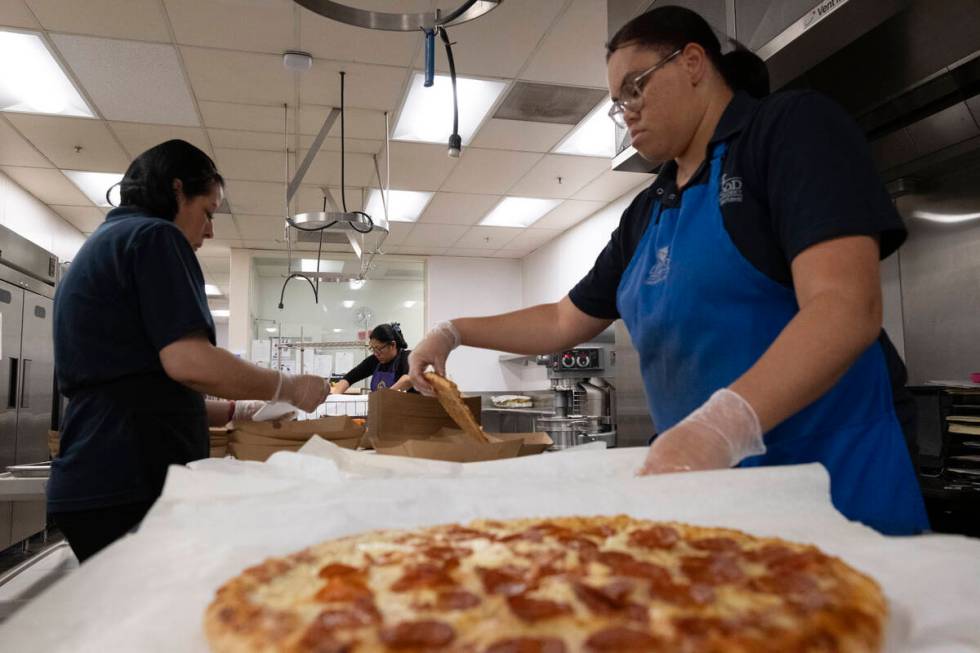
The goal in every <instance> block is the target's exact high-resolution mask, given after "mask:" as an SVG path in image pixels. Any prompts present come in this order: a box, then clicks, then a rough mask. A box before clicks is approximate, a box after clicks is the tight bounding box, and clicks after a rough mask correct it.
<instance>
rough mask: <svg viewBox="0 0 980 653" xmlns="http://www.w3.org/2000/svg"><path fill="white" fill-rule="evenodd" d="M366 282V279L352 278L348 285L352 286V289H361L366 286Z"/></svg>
mask: <svg viewBox="0 0 980 653" xmlns="http://www.w3.org/2000/svg"><path fill="white" fill-rule="evenodd" d="M364 282H365V280H364V279H351V280H350V281H349V282H348V285H349V286H350V289H351V290H360V289H361V288H363V287H364Z"/></svg>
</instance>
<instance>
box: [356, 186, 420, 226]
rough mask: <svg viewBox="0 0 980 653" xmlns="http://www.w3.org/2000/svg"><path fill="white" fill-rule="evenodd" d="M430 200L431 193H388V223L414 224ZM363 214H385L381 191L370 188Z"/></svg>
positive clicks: (398, 191)
mask: <svg viewBox="0 0 980 653" xmlns="http://www.w3.org/2000/svg"><path fill="white" fill-rule="evenodd" d="M431 199H432V193H426V192H422V191H417V190H390V191H388V221H389V222H416V221H417V220H418V219H419V216H420V215H422V211H424V210H425V207H426V206H428V205H429V200H431ZM364 212H365V213H367V214H368V215H371V216H378V215H384V214H385V207H384V203H383V202H382V201H381V191H379V190H378V189H377V188H372V189H371V192H370V193H369V194H368V201H367V208H366V209H364Z"/></svg>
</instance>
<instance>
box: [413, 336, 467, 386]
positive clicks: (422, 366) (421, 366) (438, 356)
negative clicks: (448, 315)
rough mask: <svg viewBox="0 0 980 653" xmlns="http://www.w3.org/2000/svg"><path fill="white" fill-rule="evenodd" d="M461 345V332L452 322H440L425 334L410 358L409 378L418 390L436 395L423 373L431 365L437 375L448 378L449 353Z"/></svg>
mask: <svg viewBox="0 0 980 653" xmlns="http://www.w3.org/2000/svg"><path fill="white" fill-rule="evenodd" d="M460 344H462V343H461V340H460V337H459V331H457V330H456V327H455V326H454V325H453V323H452V322H448V321H447V322H440V323H439V324H437V325H435V326H434V327H432V329H431V330H430V331H429V332H428V333H427V334H425V337H424V338H422V341H421V342H419V344H418V345H416V346H415V349H413V350H412V353H411V354H410V355H409V357H408V376H409V378H411V380H412V385H413V386H415V389H416V390H418V391H419V392H421V393H422V394H424V395H429V396H432V395H434V394H435V391H434V390H433V389H432V386H430V385H429V382H428V381H426V380H425V377H424V376H422V373H423V372H425V371H426V370H427V369H428V368H429V365H431V366H432V367H434V368H435V371H436V374H440V375H442V376H446V359H447V358H449V352H451V351H452V350H454V349H456V348H457V347H459V346H460Z"/></svg>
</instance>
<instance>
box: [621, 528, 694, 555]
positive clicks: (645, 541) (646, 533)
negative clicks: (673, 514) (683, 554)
mask: <svg viewBox="0 0 980 653" xmlns="http://www.w3.org/2000/svg"><path fill="white" fill-rule="evenodd" d="M680 539H681V536H680V534H679V533H678V532H677V531H676V530H675V529H673V528H671V527H670V526H653V527H651V528H641V529H639V530H635V531H633V532H632V533H630V537H629V543H630V544H632V545H633V546H636V547H640V548H645V549H671V548H673V547H674V545H675V544H677V542H678V541H679V540H680Z"/></svg>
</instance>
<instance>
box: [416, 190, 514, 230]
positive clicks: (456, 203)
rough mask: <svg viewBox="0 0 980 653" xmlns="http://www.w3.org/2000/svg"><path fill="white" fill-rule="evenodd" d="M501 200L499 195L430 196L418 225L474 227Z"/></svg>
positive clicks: (444, 193) (443, 194)
mask: <svg viewBox="0 0 980 653" xmlns="http://www.w3.org/2000/svg"><path fill="white" fill-rule="evenodd" d="M501 199H502V197H501V196H500V195H474V194H471V193H446V192H441V191H440V192H438V193H436V194H435V195H433V196H432V200H431V201H430V202H429V206H427V207H426V209H425V212H424V213H423V214H422V217H421V218H419V222H420V223H432V224H461V225H470V226H471V225H475V224H476V223H477V222H479V221H480V219H481V218H482V217H483V216H485V215H486V214H487V213H489V212H490V209H492V208H493V207H494V205H496V204H497V202H499V201H500V200H501Z"/></svg>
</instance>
